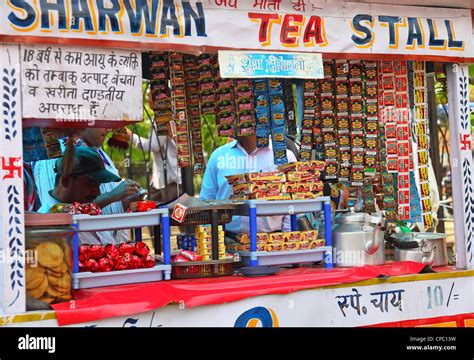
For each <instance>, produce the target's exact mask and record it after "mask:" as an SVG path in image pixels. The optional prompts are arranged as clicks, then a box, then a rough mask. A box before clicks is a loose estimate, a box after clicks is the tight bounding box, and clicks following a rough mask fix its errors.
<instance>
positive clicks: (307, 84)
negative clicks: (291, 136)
mask: <svg viewBox="0 0 474 360" xmlns="http://www.w3.org/2000/svg"><path fill="white" fill-rule="evenodd" d="M316 89H317V82H316V81H315V80H305V81H304V84H303V119H302V127H301V138H300V144H301V146H300V152H299V156H298V157H299V159H300V160H303V161H304V160H310V159H311V151H312V148H313V132H314V122H315V118H316V107H317V98H316Z"/></svg>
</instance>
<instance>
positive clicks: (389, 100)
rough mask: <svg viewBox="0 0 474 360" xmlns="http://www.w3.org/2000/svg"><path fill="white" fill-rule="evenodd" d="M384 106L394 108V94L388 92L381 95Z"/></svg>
mask: <svg viewBox="0 0 474 360" xmlns="http://www.w3.org/2000/svg"><path fill="white" fill-rule="evenodd" d="M383 105H384V106H395V93H393V92H389V93H385V94H384V95H383Z"/></svg>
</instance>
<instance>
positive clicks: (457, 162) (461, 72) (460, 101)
mask: <svg viewBox="0 0 474 360" xmlns="http://www.w3.org/2000/svg"><path fill="white" fill-rule="evenodd" d="M447 75H448V107H449V132H450V145H451V171H452V174H451V181H452V188H453V206H454V236H455V242H456V266H457V267H458V268H460V269H473V268H474V169H473V166H472V152H471V139H472V135H471V121H470V107H469V71H468V65H465V64H462V65H460V64H449V65H448V66H447Z"/></svg>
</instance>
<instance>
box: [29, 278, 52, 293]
mask: <svg viewBox="0 0 474 360" xmlns="http://www.w3.org/2000/svg"><path fill="white" fill-rule="evenodd" d="M47 289H48V279H47V277H46V276H45V277H44V280H43V282H42V283H41V285H40V286H38V287H37V288H36V289H33V290H28V291H27V292H26V293H27V294H28V295H30V296H31V297H32V298H35V299H39V298H40V297H41V296H43V294H44V292H45V291H46V290H47Z"/></svg>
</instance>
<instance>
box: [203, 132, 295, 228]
mask: <svg viewBox="0 0 474 360" xmlns="http://www.w3.org/2000/svg"><path fill="white" fill-rule="evenodd" d="M271 143H272V142H271V141H270V146H269V147H265V148H257V145H256V136H255V135H253V136H245V137H238V138H237V140H233V141H231V142H229V143H227V144H225V145H223V146H221V147H219V148H217V149H216V150H214V152H213V153H212V155H211V157H210V159H209V161H208V163H207V166H206V171H205V173H204V178H203V181H202V186H201V193H200V198H201V199H202V200H210V199H212V200H225V199H229V197H230V195H231V194H232V187H231V186H230V185H229V184H228V183H227V179H226V178H225V177H226V176H228V175H236V174H243V173H251V172H268V171H276V170H277V166H276V165H275V162H274V158H273V149H272V146H271ZM287 158H288V161H289V162H295V161H296V157H295V155H294V154H293V153H292V152H291V151H288V150H287ZM226 230H227V231H230V232H233V233H248V232H249V221H248V217H240V216H234V217H233V219H232V221H231V222H230V223H229V224H227V225H226ZM289 230H290V218H289V216H268V217H259V218H258V219H257V231H261V232H272V231H289Z"/></svg>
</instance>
